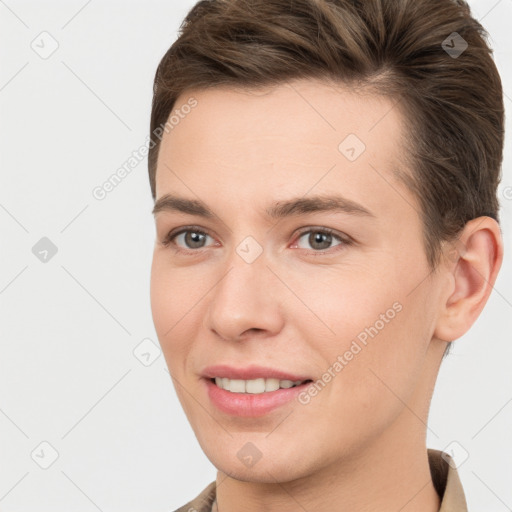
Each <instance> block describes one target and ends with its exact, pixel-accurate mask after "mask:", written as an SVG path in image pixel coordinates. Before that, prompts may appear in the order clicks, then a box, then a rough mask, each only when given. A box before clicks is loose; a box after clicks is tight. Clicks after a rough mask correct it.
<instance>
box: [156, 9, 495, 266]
mask: <svg viewBox="0 0 512 512" xmlns="http://www.w3.org/2000/svg"><path fill="white" fill-rule="evenodd" d="M487 36H488V35H487V32H486V31H485V29H484V28H483V27H482V25H481V24H480V23H479V22H478V21H476V20H475V19H474V18H473V17H472V16H471V12H470V8H469V6H468V4H467V3H466V2H465V1H463V0H364V1H357V0H289V1H285V0H203V1H200V2H198V3H197V4H196V5H195V6H194V7H193V8H192V10H191V11H190V12H189V14H188V15H187V17H186V18H185V20H184V22H183V24H182V26H181V28H180V33H179V37H178V39H177V40H176V42H175V43H174V44H173V45H172V46H171V48H170V49H169V50H168V51H167V53H166V54H165V55H164V57H163V58H162V60H161V62H160V64H159V66H158V69H157V71H156V76H155V81H154V96H153V104H152V112H151V126H150V127H151V134H152V142H153V144H154V145H153V146H152V147H151V149H150V151H149V158H148V164H149V178H150V184H151V192H152V195H153V199H155V198H156V197H155V194H156V186H155V175H156V166H157V159H158V149H159V146H160V137H157V138H155V137H154V134H155V131H158V128H159V127H161V126H163V125H165V123H166V122H167V119H168V118H169V115H170V114H171V112H172V109H173V107H174V105H175V102H176V100H177V98H178V97H179V96H180V95H181V94H182V93H184V92H186V91H187V90H191V89H206V88H209V87H215V86H221V85H228V86H234V87H242V88H244V87H245V88H255V87H259V86H272V85H279V84H282V83H285V82H286V81H289V80H293V79H300V78H312V79H318V78H323V79H326V80H334V81H335V82H338V83H340V84H347V85H349V86H354V87H357V88H358V89H359V88H367V89H369V90H370V91H372V92H375V93H377V94H383V95H386V96H388V97H390V98H392V99H394V100H397V101H399V102H400V104H401V105H400V108H401V110H402V112H403V113H404V121H405V124H406V130H405V133H406V134H407V135H406V139H407V141H406V142H407V143H406V145H405V147H406V148H407V150H406V151H405V154H404V161H405V162H407V164H408V165H407V167H408V168H409V169H410V171H409V172H406V173H404V172H402V173H400V177H401V178H402V179H403V180H404V181H405V183H406V184H407V185H408V186H409V188H410V189H411V190H412V191H413V192H414V193H415V194H416V196H417V197H418V199H419V202H420V205H421V209H422V212H421V214H422V220H423V224H424V240H425V249H426V254H427V257H428V261H429V263H430V265H431V268H432V269H435V267H436V266H437V263H438V260H439V255H440V248H441V241H442V240H454V239H456V237H457V235H458V234H459V233H460V231H461V230H462V228H463V227H464V225H465V224H466V222H468V221H469V220H471V219H474V218H476V217H479V216H483V215H485V216H489V217H492V218H494V219H496V220H498V209H499V203H498V199H497V187H498V184H499V182H500V179H501V162H502V158H503V140H504V106H503V91H502V85H501V80H500V76H499V74H498V71H497V69H496V66H495V63H494V61H493V59H492V57H491V54H492V50H491V49H490V48H489V46H488V45H487V42H486V38H487ZM456 44H457V45H459V46H458V47H456ZM465 45H467V48H465V49H464V47H465ZM450 48H455V50H457V48H459V52H460V50H463V51H462V53H460V54H459V55H457V52H455V53H454V51H453V50H452V51H450ZM161 131H162V130H161V129H160V133H161ZM157 139H158V140H157ZM407 167H406V168H407Z"/></svg>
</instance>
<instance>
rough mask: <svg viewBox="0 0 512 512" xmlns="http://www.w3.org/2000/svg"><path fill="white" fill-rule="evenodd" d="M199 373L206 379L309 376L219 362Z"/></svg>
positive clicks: (284, 378)
mask: <svg viewBox="0 0 512 512" xmlns="http://www.w3.org/2000/svg"><path fill="white" fill-rule="evenodd" d="M201 375H202V376H203V377H205V378H207V379H213V378H215V377H227V378H228V379H242V380H251V379H279V380H291V381H297V380H308V379H311V377H309V376H304V375H294V374H292V373H287V372H283V371H281V370H276V369H273V368H266V367H264V366H257V365H252V366H248V367H246V368H235V367H233V366H229V365H226V364H219V365H215V366H208V367H206V368H205V369H204V370H203V371H202V373H201Z"/></svg>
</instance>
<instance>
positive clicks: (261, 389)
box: [210, 377, 312, 395]
mask: <svg viewBox="0 0 512 512" xmlns="http://www.w3.org/2000/svg"><path fill="white" fill-rule="evenodd" d="M210 381H211V382H212V383H214V384H215V385H216V386H217V387H219V388H220V389H224V390H225V391H229V392H231V393H240V394H254V395H259V394H263V393H271V392H272V391H277V390H278V389H290V388H294V387H297V386H301V385H303V384H307V383H309V382H312V380H311V379H307V380H296V381H292V380H279V379H264V378H258V379H250V380H242V379H228V378H227V377H215V378H211V379H210Z"/></svg>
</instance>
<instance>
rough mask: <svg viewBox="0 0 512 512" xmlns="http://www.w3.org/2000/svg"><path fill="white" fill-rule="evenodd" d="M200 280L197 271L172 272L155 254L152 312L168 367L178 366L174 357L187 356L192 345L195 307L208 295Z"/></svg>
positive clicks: (152, 272) (151, 292)
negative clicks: (195, 273) (195, 272)
mask: <svg viewBox="0 0 512 512" xmlns="http://www.w3.org/2000/svg"><path fill="white" fill-rule="evenodd" d="M194 279H195V280H196V282H194ZM198 281H199V278H197V277H195V278H194V274H193V272H183V271H179V270H176V269H171V268H169V265H168V264H167V263H166V261H165V258H164V257H163V256H162V255H158V254H155V255H154V257H153V263H152V267H151V280H150V298H151V312H152V316H153V323H154V326H155V330H156V333H157V335H158V339H159V341H160V345H161V347H162V350H163V351H164V355H165V357H166V359H167V362H168V364H176V361H177V360H178V358H175V357H170V356H176V355H178V354H180V355H183V354H184V352H185V351H186V349H187V347H189V346H190V343H188V342H187V340H190V336H191V331H190V329H193V328H197V318H196V317H195V316H194V307H195V306H197V304H198V303H199V301H200V299H201V295H202V294H204V291H203V290H202V288H201V287H200V286H199V284H200V283H199V282H198ZM191 323H193V325H194V326H195V327H193V326H192V325H191ZM169 368H171V366H169Z"/></svg>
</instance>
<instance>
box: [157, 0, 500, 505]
mask: <svg viewBox="0 0 512 512" xmlns="http://www.w3.org/2000/svg"><path fill="white" fill-rule="evenodd" d="M485 37H486V33H485V31H484V29H483V28H482V26H481V25H480V24H479V23H478V22H477V21H476V20H475V19H474V18H473V17H472V16H471V12H470V9H469V7H468V5H467V4H466V3H465V2H463V1H462V0H458V1H450V0H365V1H364V2H358V1H355V0H330V1H328V0H293V1H283V0H211V1H201V2H198V4H196V6H195V7H194V8H193V9H192V10H191V12H190V13H189V14H188V16H187V18H186V20H185V22H184V24H183V26H182V27H181V30H180V34H179V37H178V39H177V41H176V42H175V43H174V44H173V45H172V47H171V48H170V49H169V51H168V52H167V53H166V55H165V56H164V57H163V59H162V61H161V62H160V65H159V66H158V69H157V72H156V77H155V84H154V98H153V107H152V116H151V140H152V144H151V149H150V154H149V177H150V183H151V191H152V195H153V198H154V199H155V207H154V215H155V222H156V230H157V241H156V244H155V250H154V257H153V264H152V275H151V305H152V312H153V320H154V323H155V328H156V331H157V334H158V337H159V341H160V344H161V346H162V349H163V352H164V355H165V358H166V362H167V365H168V368H169V371H170V374H171V377H172V379H173V382H174V385H175V388H176V392H177V394H178V397H179V399H180V402H181V404H182V406H183V409H184V411H185V413H186V415H187V418H188V420H189V421H190V424H191V426H192V428H193V430H194V433H195V435H196V436H197V439H198V441H199V443H200V445H201V447H202V449H203V450H204V452H205V454H206V455H207V457H208V458H209V460H210V461H211V462H212V464H213V465H214V466H215V467H216V468H217V470H218V473H217V478H216V481H215V482H212V483H211V484H210V485H208V486H207V487H206V488H205V489H204V490H203V492H201V493H200V494H199V496H197V498H196V499H194V500H192V501H191V502H190V503H188V504H186V505H184V506H183V507H181V508H180V509H179V510H180V511H188V512H190V511H200V512H207V511H208V512H209V511H221V512H235V511H237V512H240V511H244V512H255V511H262V510H264V511H266V512H269V511H270V512H273V511H278V510H279V511H283V510H285V511H287V512H292V511H303V510H310V511H313V510H314V511H315V512H324V511H325V512H326V511H329V512H332V511H333V510H336V511H340V512H343V511H351V512H357V511H363V510H364V511H367V510H379V511H380V512H390V511H394V512H396V511H398V510H400V511H401V512H409V511H415V512H434V511H442V512H448V511H450V512H454V511H457V512H460V511H465V510H467V507H466V502H465V498H464V492H463V489H462V486H461V483H460V480H459V478H458V475H457V471H456V469H455V467H454V465H453V464H451V462H452V460H451V458H450V455H449V454H447V453H444V452H442V451H438V450H431V449H427V447H426V429H427V421H428V410H429V405H430V400H431V397H432V392H433V389H434V385H435V381H436V377H437V374H438V370H439V367H440V364H441V362H442V359H443V356H444V355H445V354H446V352H447V350H448V349H449V347H450V345H451V343H453V341H454V340H456V339H457V338H459V337H461V336H462V335H463V334H464V333H465V332H467V331H468V329H469V328H470V327H471V325H472V324H473V323H474V322H475V320H476V319H477V317H478V315H479V314H480V312H481V311H482V309H483V308H484V306H485V303H486V301H487V299H488V297H489V295H490V292H491V289H492V286H493V284H494V282H495V280H496V276H497V273H498V271H499V268H500V265H501V261H502V257H503V244H502V240H501V235H500V229H499V225H498V201H497V197H496V191H497V185H498V182H499V178H500V168H501V162H502V152H503V138H504V112H503V96H502V88H501V81H500V77H499V74H498V72H497V69H496V67H495V64H494V62H493V59H492V57H491V51H490V49H489V47H488V46H487V43H486V41H485Z"/></svg>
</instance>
